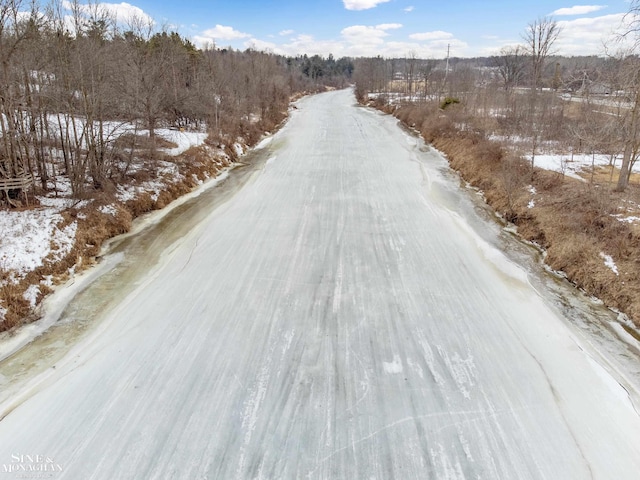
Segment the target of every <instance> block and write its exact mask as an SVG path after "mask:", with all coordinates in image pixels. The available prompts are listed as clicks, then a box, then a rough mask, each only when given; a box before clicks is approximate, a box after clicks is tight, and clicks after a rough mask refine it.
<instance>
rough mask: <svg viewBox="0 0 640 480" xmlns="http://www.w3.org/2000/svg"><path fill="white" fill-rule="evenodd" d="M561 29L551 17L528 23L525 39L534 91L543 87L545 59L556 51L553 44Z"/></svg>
mask: <svg viewBox="0 0 640 480" xmlns="http://www.w3.org/2000/svg"><path fill="white" fill-rule="evenodd" d="M561 31H562V29H561V28H560V27H559V26H558V23H557V22H556V21H555V20H553V19H551V18H549V17H543V18H539V19H537V20H534V21H533V22H531V23H530V24H529V25H527V29H526V30H525V33H524V41H525V43H526V46H527V53H528V55H529V56H530V59H531V83H532V84H531V87H532V88H533V90H534V91H535V90H537V89H538V88H540V87H541V80H542V73H543V71H544V65H545V61H546V59H547V57H548V56H549V55H552V54H553V53H554V50H553V46H554V43H555V42H556V40H557V39H558V36H559V35H560V33H561Z"/></svg>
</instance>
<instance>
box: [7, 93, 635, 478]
mask: <svg viewBox="0 0 640 480" xmlns="http://www.w3.org/2000/svg"><path fill="white" fill-rule="evenodd" d="M266 148H267V150H266V153H265V155H267V156H268V157H269V158H268V160H267V161H265V162H263V163H262V166H261V167H260V168H259V169H257V170H255V172H254V173H253V174H252V175H251V177H250V178H249V179H248V180H247V183H246V184H245V185H244V186H242V187H241V188H239V191H238V192H237V193H235V194H234V195H231V196H229V198H228V199H226V200H225V201H224V202H219V203H221V204H220V205H217V206H216V208H211V209H210V213H208V214H207V215H205V216H204V217H203V218H202V219H199V220H198V222H197V223H195V224H194V225H191V226H190V227H189V229H188V231H186V232H182V233H184V235H182V234H181V235H180V236H177V239H176V241H174V242H173V243H171V245H170V246H169V247H167V248H165V249H163V250H162V252H161V255H160V260H159V261H158V262H157V263H156V264H155V266H154V267H153V268H151V270H150V272H149V273H147V274H145V275H144V276H143V277H141V279H140V280H139V281H136V282H134V284H132V286H131V287H130V288H127V294H126V295H123V297H122V298H121V299H119V300H118V301H117V302H115V303H113V304H110V305H109V306H108V309H107V310H106V311H105V313H104V314H103V318H102V319H101V320H100V322H99V324H98V325H96V326H95V327H93V329H92V330H91V331H90V333H88V334H86V335H85V336H83V337H82V339H81V340H79V341H78V343H77V344H76V345H74V346H73V348H71V349H70V351H69V352H68V353H67V354H66V355H65V356H63V357H62V358H60V359H58V360H57V361H56V362H55V365H53V366H51V367H50V368H46V369H44V370H43V371H42V372H40V373H38V374H37V375H35V376H34V378H32V379H29V380H28V381H25V382H23V385H21V386H20V387H19V389H17V390H16V391H15V393H12V394H11V396H10V397H9V398H5V399H2V398H0V400H4V401H3V402H2V403H0V416H2V417H3V418H2V420H1V421H0V479H5V478H7V479H9V478H11V479H13V478H25V477H24V476H22V477H21V475H24V474H25V471H27V470H29V469H32V470H33V469H34V468H41V469H46V470H47V471H48V473H50V474H51V476H50V477H49V478H56V479H72V480H75V479H105V480H111V479H169V478H170V479H190V480H191V479H194V480H195V479H208V480H211V479H254V478H255V479H259V478H264V479H303V478H311V479H393V478H396V479H402V480H404V479H426V478H429V479H438V480H440V479H474V480H475V479H563V480H564V479H591V478H594V479H616V480H621V479H637V478H638V476H639V475H640V416H639V415H638V412H637V411H636V409H635V408H634V404H633V401H634V399H636V398H638V397H637V396H638V380H637V378H638V377H637V376H635V375H632V374H630V373H629V371H627V370H625V369H624V368H623V365H622V364H621V362H620V361H619V360H618V359H616V358H615V357H608V356H607V352H606V351H604V350H606V349H604V350H603V349H600V348H598V346H597V345H596V344H595V343H597V342H595V343H594V342H591V341H590V340H589V337H588V335H586V334H583V332H582V331H581V330H580V328H579V327H577V326H575V325H574V324H573V323H572V322H571V321H569V320H567V318H564V316H563V312H564V311H565V310H566V309H567V308H569V307H566V308H564V307H562V306H561V305H559V303H558V302H556V301H554V299H553V298H554V294H553V293H548V292H546V293H545V292H543V291H542V290H541V289H542V288H543V287H544V285H543V283H544V282H541V281H540V280H535V279H533V274H532V273H531V272H530V270H529V269H528V268H525V267H522V266H519V264H518V263H516V262H514V261H513V258H512V257H513V255H512V256H506V255H505V254H504V253H502V251H501V249H500V248H499V245H500V240H499V239H498V235H499V228H497V226H496V225H495V224H493V223H491V222H490V221H488V220H486V219H483V218H481V217H479V216H477V214H476V212H475V211H474V208H473V205H472V201H471V200H470V195H469V193H468V192H465V191H463V190H461V189H460V186H459V184H458V183H457V182H456V180H455V177H454V176H453V175H451V174H450V173H448V172H447V167H446V161H445V160H444V159H443V158H442V157H441V156H440V155H439V154H438V153H437V152H435V151H433V150H431V149H429V148H428V147H425V146H424V145H423V144H422V143H421V142H420V141H419V140H418V139H416V138H415V137H413V136H411V135H409V134H407V133H406V132H404V131H403V130H401V129H400V128H399V127H398V126H397V123H396V121H395V120H394V119H393V118H391V117H387V116H384V115H381V114H379V113H377V112H374V111H371V110H369V109H365V108H361V107H357V106H356V105H355V100H354V98H353V94H352V92H351V91H349V90H344V91H338V92H330V93H327V94H322V95H317V96H313V97H308V98H305V99H303V100H302V101H300V102H299V103H298V109H297V110H296V111H294V112H293V115H292V118H291V120H290V121H289V123H288V124H287V125H286V126H285V127H284V129H283V130H282V131H280V132H279V133H278V134H277V135H276V137H275V138H274V140H273V141H272V142H271V144H270V145H269V146H268V147H266ZM105 308H106V307H105ZM585 330H588V328H585ZM585 335H586V336H585ZM629 351H631V349H629ZM629 355H631V354H630V353H629ZM635 360H637V359H631V360H630V362H633V361H635ZM7 471H11V472H12V473H7Z"/></svg>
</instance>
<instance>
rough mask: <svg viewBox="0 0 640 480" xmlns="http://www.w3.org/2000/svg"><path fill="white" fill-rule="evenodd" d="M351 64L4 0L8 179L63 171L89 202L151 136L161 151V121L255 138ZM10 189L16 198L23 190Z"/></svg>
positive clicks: (0, 30)
mask: <svg viewBox="0 0 640 480" xmlns="http://www.w3.org/2000/svg"><path fill="white" fill-rule="evenodd" d="M67 7H68V5H67ZM352 69H353V65H352V63H351V61H350V60H349V59H339V60H334V59H333V57H330V58H329V59H323V58H320V57H317V56H316V57H311V58H308V57H306V56H304V57H298V58H285V57H282V56H278V55H273V54H270V53H265V52H258V51H254V50H251V49H249V50H246V51H243V52H241V51H234V50H232V49H220V48H216V47H215V46H214V45H211V46H209V47H208V48H205V49H198V48H196V47H195V46H194V45H193V44H192V43H191V42H190V41H189V40H187V39H185V38H183V37H182V36H180V35H179V34H178V33H176V32H171V31H157V29H156V27H155V26H154V24H152V23H149V22H144V21H142V20H136V19H133V20H131V21H130V23H129V24H128V25H126V26H123V25H119V24H118V23H117V22H116V20H115V19H114V18H112V17H111V16H110V15H109V13H108V12H107V11H106V10H104V9H101V8H100V6H99V5H98V4H88V5H87V4H80V3H79V2H78V1H77V0H76V1H74V2H72V4H71V12H69V11H68V10H65V9H64V8H63V7H62V4H61V3H60V2H57V1H53V2H51V3H49V4H47V5H46V6H40V5H38V4H37V3H35V2H32V3H26V2H21V1H15V0H1V1H0V92H1V103H0V113H1V116H0V118H1V119H2V121H0V128H1V131H0V136H1V139H0V179H18V180H15V181H19V182H22V183H21V184H24V181H23V180H24V179H27V178H34V179H35V180H36V182H37V184H38V186H39V187H40V188H42V189H44V190H47V189H48V188H50V185H49V184H48V181H49V179H50V178H51V177H54V176H56V175H58V174H60V173H63V174H65V175H67V176H68V178H69V179H70V181H71V186H72V190H73V195H74V196H75V197H78V198H79V197H82V196H84V195H86V194H88V193H90V192H91V191H93V190H98V191H100V190H104V189H110V188H111V187H112V186H113V185H114V184H116V183H118V182H119V181H121V180H122V177H123V176H124V175H125V174H126V173H127V171H128V166H129V165H130V163H131V161H132V156H133V155H134V152H136V150H137V149H139V148H140V146H141V145H140V144H141V142H144V144H145V148H148V149H149V150H151V152H154V151H155V147H156V138H155V130H156V128H158V127H159V126H170V127H174V128H183V129H190V128H196V129H203V128H205V129H206V130H207V131H208V133H209V138H210V142H212V143H215V142H219V143H220V144H227V145H230V144H232V143H233V142H235V141H236V139H237V138H242V139H243V140H244V141H245V142H246V143H247V144H251V143H252V142H254V141H255V140H256V139H257V138H258V137H259V136H260V135H262V134H263V132H265V131H270V130H271V129H272V128H273V127H274V126H275V125H277V124H278V123H279V122H281V121H282V120H283V118H284V117H285V116H286V112H287V108H288V105H289V102H290V99H291V97H292V96H293V95H295V94H297V93H301V92H309V91H314V90H317V89H318V88H319V85H320V82H321V84H322V85H326V84H333V83H335V84H337V85H344V84H345V80H344V79H345V78H348V77H349V75H350V74H351V70H352ZM143 129H144V130H145V135H139V133H140V130H143ZM145 136H148V141H147V140H146V139H145V138H144V137H145ZM20 179H22V180H20ZM15 181H14V184H15ZM12 185H13V184H12ZM0 193H2V192H0ZM5 193H6V195H4V200H6V201H8V202H9V203H12V198H14V199H15V200H18V197H21V196H22V189H7V190H5Z"/></svg>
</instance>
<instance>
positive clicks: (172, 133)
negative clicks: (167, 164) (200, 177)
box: [145, 128, 207, 156]
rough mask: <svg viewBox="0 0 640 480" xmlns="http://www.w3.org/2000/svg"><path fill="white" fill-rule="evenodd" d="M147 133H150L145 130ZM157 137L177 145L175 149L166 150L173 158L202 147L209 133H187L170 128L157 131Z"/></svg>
mask: <svg viewBox="0 0 640 480" xmlns="http://www.w3.org/2000/svg"><path fill="white" fill-rule="evenodd" d="M145 132H148V131H147V130H145ZM156 135H158V136H160V137H162V138H164V139H165V140H168V141H169V142H172V143H175V144H176V145H177V147H175V148H166V149H164V151H165V152H166V153H167V154H169V155H171V156H176V155H180V154H181V153H184V152H186V151H187V150H189V149H190V148H191V147H197V146H200V145H202V144H203V143H204V141H205V140H206V139H207V133H204V132H187V131H182V130H174V129H170V128H159V129H157V130H156Z"/></svg>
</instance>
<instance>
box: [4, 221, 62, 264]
mask: <svg viewBox="0 0 640 480" xmlns="http://www.w3.org/2000/svg"><path fill="white" fill-rule="evenodd" d="M61 221H62V216H61V215H60V214H59V213H57V212H56V211H54V210H52V209H42V210H31V211H24V212H12V211H0V230H1V231H2V237H0V268H2V269H3V270H10V271H15V272H17V273H19V274H25V273H26V272H29V271H31V270H33V269H35V268H37V267H39V266H40V265H42V262H43V260H44V258H45V257H46V256H47V255H49V252H50V251H51V243H52V242H51V238H52V237H53V233H54V230H55V229H56V225H57V224H58V223H60V222H61Z"/></svg>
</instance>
